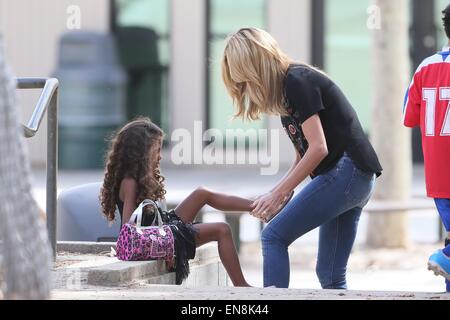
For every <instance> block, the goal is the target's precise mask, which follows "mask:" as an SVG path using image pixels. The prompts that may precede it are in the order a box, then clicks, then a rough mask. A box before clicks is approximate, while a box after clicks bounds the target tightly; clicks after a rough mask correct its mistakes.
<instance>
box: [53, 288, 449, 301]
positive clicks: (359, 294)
mask: <svg viewBox="0 0 450 320" xmlns="http://www.w3.org/2000/svg"><path fill="white" fill-rule="evenodd" d="M52 299H56V300H58V299H70V300H85V299H87V300H108V299H127V300H137V299H138V300H346V299H352V300H450V295H449V294H442V293H441V294H439V293H417V292H416V293H412V292H382V291H379V292H377V291H341V290H305V289H303V290H302V289H276V288H265V289H260V288H232V287H214V288H212V287H199V288H195V289H186V288H182V287H179V286H161V285H155V286H145V287H139V286H134V287H127V288H121V289H112V288H102V289H93V288H92V289H86V290H83V291H81V292H80V291H67V290H55V291H54V292H53V296H52Z"/></svg>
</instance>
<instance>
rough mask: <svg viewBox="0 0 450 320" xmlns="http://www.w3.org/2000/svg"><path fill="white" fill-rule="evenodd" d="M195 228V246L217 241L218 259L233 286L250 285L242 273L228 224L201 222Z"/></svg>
mask: <svg viewBox="0 0 450 320" xmlns="http://www.w3.org/2000/svg"><path fill="white" fill-rule="evenodd" d="M195 229H196V230H197V231H198V233H197V238H196V245H197V247H200V246H201V245H203V244H205V243H208V242H211V241H217V246H218V248H219V256H220V260H221V261H222V263H223V266H224V267H225V270H227V273H228V275H229V276H230V279H231V281H232V282H233V285H234V286H235V287H250V285H249V284H248V283H247V281H246V280H245V278H244V275H243V273H242V269H241V265H240V263H239V258H238V255H237V252H236V248H235V246H234V242H233V236H232V234H231V230H230V227H229V225H228V224H226V223H223V222H217V223H201V224H196V225H195Z"/></svg>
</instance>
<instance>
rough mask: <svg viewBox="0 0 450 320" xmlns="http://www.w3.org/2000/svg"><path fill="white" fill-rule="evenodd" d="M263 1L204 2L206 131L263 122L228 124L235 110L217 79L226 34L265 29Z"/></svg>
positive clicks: (219, 78)
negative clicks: (206, 37)
mask: <svg viewBox="0 0 450 320" xmlns="http://www.w3.org/2000/svg"><path fill="white" fill-rule="evenodd" d="M265 12H266V1H265V0H245V1H242V0H208V57H209V60H208V61H209V68H208V78H209V79H208V99H207V100H208V101H207V108H208V110H207V114H208V124H209V127H210V128H217V129H220V130H226V129H238V128H241V129H244V130H246V129H250V128H254V129H259V128H262V127H263V126H264V120H263V119H262V120H260V121H254V122H248V121H245V122H244V121H242V120H240V119H236V120H234V121H229V119H231V117H232V115H233V114H234V113H235V108H234V106H233V103H232V101H231V98H230V97H229V95H228V93H227V91H226V89H225V86H224V84H223V81H222V76H221V66H220V63H221V58H222V54H223V50H224V46H225V39H226V37H227V36H228V34H230V33H232V32H234V31H237V30H238V29H240V28H243V27H249V26H251V27H258V28H264V27H265V20H266V18H265Z"/></svg>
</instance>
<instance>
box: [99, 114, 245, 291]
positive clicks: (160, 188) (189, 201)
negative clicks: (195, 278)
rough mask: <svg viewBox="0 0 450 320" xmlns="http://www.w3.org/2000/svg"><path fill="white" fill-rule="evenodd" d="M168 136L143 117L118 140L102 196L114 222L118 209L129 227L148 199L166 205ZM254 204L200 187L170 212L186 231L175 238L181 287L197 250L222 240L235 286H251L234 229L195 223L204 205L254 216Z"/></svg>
mask: <svg viewBox="0 0 450 320" xmlns="http://www.w3.org/2000/svg"><path fill="white" fill-rule="evenodd" d="M163 136H164V133H163V131H162V130H161V129H160V128H159V127H158V126H156V125H155V124H154V123H152V122H151V121H150V119H148V118H138V119H137V120H135V121H132V122H130V123H128V124H126V125H125V126H124V127H123V128H122V129H120V130H119V131H118V133H117V134H116V135H115V137H114V138H113V139H112V142H111V148H110V150H109V152H108V154H107V161H106V169H105V177H104V182H103V187H102V189H101V195H100V200H101V205H102V210H103V214H104V215H105V216H106V218H107V219H108V221H114V219H115V212H116V206H117V207H118V209H119V213H120V218H121V224H123V223H124V221H125V222H127V221H128V220H129V219H130V217H131V214H132V213H133V211H134V210H135V209H136V207H137V206H138V205H139V203H140V202H142V201H143V200H144V199H151V200H153V201H159V200H164V195H165V193H166V191H165V189H164V184H163V182H164V177H163V176H162V175H161V174H160V160H161V145H162V141H163ZM252 203H253V201H252V200H247V199H243V198H239V197H235V196H230V195H226V194H221V193H216V192H212V191H210V190H208V189H205V188H203V187H199V188H197V189H196V190H195V191H194V192H192V193H191V194H190V195H189V196H188V197H187V198H186V199H185V200H184V201H182V202H181V203H180V204H179V205H178V206H177V207H176V208H175V210H174V211H173V210H171V211H170V212H169V216H172V217H175V223H176V224H177V226H178V227H179V228H178V229H179V230H180V234H179V235H178V236H177V235H176V234H175V239H176V240H175V242H176V244H175V253H176V260H177V261H176V266H175V270H176V273H177V284H179V283H181V281H182V280H183V279H184V278H185V277H187V275H188V273H189V264H188V259H193V258H194V256H195V250H196V248H197V247H200V246H202V245H204V244H206V243H208V242H211V241H217V242H218V249H219V256H220V259H221V261H222V263H223V265H224V267H225V269H226V270H227V272H228V275H229V276H230V278H231V281H232V282H233V285H235V286H240V287H248V286H249V284H248V283H247V281H246V280H245V278H244V275H243V274H242V269H241V266H240V263H239V259H238V255H237V253H236V249H235V246H234V242H233V236H232V234H231V230H230V227H229V226H228V224H226V223H222V222H218V223H195V224H193V221H194V219H195V217H196V216H197V214H198V212H199V211H200V209H201V208H202V207H203V206H204V205H210V206H211V207H213V208H215V209H217V210H223V211H241V212H242V211H251V210H252V208H251V205H252ZM152 221H153V219H152V217H150V216H147V217H146V216H145V215H144V220H143V224H144V225H150V224H151V222H152ZM172 221H174V220H173V219H171V223H172ZM180 239H183V240H180ZM177 269H178V270H177ZM180 269H184V270H180Z"/></svg>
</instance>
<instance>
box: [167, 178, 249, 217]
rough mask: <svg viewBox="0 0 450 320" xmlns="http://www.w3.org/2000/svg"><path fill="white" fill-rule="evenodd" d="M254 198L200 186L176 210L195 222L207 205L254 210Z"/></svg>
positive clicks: (228, 208) (238, 209) (230, 209)
mask: <svg viewBox="0 0 450 320" xmlns="http://www.w3.org/2000/svg"><path fill="white" fill-rule="evenodd" d="M252 203H253V201H252V200H249V199H244V198H240V197H236V196H231V195H228V194H224V193H218V192H213V191H210V190H208V189H206V188H203V187H199V188H197V189H196V190H195V191H194V192H192V193H191V194H190V195H189V196H188V197H187V198H186V199H184V200H183V202H181V203H180V204H179V205H178V206H177V207H176V208H175V212H176V213H177V215H178V216H179V217H180V218H181V219H182V220H183V221H184V222H188V223H189V222H193V221H194V219H195V217H196V216H197V214H198V212H199V211H200V209H201V208H203V206H205V205H210V206H211V207H213V208H215V209H217V210H221V211H241V212H242V211H252V208H251V207H250V205H251V204H252Z"/></svg>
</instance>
